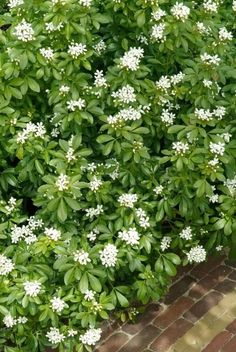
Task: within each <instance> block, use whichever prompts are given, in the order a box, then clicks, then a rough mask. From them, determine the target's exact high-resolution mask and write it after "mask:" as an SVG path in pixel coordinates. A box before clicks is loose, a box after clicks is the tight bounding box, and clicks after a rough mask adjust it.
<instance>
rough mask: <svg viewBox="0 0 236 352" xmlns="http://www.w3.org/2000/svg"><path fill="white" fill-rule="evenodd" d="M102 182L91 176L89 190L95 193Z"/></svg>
mask: <svg viewBox="0 0 236 352" xmlns="http://www.w3.org/2000/svg"><path fill="white" fill-rule="evenodd" d="M102 184H103V182H102V180H100V179H99V178H98V177H97V176H93V178H92V180H91V181H90V182H89V188H90V189H91V191H93V192H97V191H98V190H99V188H100V187H101V186H102Z"/></svg>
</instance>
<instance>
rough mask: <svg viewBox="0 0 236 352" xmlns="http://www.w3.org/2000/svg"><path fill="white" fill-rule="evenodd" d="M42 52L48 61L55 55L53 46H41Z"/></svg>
mask: <svg viewBox="0 0 236 352" xmlns="http://www.w3.org/2000/svg"><path fill="white" fill-rule="evenodd" d="M39 51H40V54H41V55H42V56H43V57H44V58H45V59H46V60H47V61H51V60H52V59H53V57H54V52H53V50H52V48H47V49H45V48H41V49H40V50H39Z"/></svg>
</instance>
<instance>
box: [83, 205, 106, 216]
mask: <svg viewBox="0 0 236 352" xmlns="http://www.w3.org/2000/svg"><path fill="white" fill-rule="evenodd" d="M85 212H86V216H87V217H88V218H90V219H92V218H93V217H94V216H99V215H100V214H102V213H103V205H100V204H99V205H97V207H96V208H88V209H85Z"/></svg>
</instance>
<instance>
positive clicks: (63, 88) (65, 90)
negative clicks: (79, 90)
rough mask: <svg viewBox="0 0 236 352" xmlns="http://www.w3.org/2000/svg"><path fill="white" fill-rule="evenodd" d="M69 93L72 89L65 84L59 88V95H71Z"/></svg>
mask: <svg viewBox="0 0 236 352" xmlns="http://www.w3.org/2000/svg"><path fill="white" fill-rule="evenodd" d="M69 91H70V87H69V86H67V85H65V84H63V85H62V86H61V87H60V88H59V93H60V94H61V95H66V94H67V93H69Z"/></svg>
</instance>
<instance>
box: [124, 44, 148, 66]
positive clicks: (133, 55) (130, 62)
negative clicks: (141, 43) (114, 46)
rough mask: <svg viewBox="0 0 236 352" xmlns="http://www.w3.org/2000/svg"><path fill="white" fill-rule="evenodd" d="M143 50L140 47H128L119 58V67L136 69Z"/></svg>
mask: <svg viewBox="0 0 236 352" xmlns="http://www.w3.org/2000/svg"><path fill="white" fill-rule="evenodd" d="M143 54H144V50H143V49H142V48H140V47H139V48H130V49H129V51H127V52H126V53H125V54H124V56H123V57H122V58H121V67H123V68H127V69H128V70H131V71H136V70H137V69H138V67H139V64H140V60H141V59H142V57H143Z"/></svg>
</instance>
